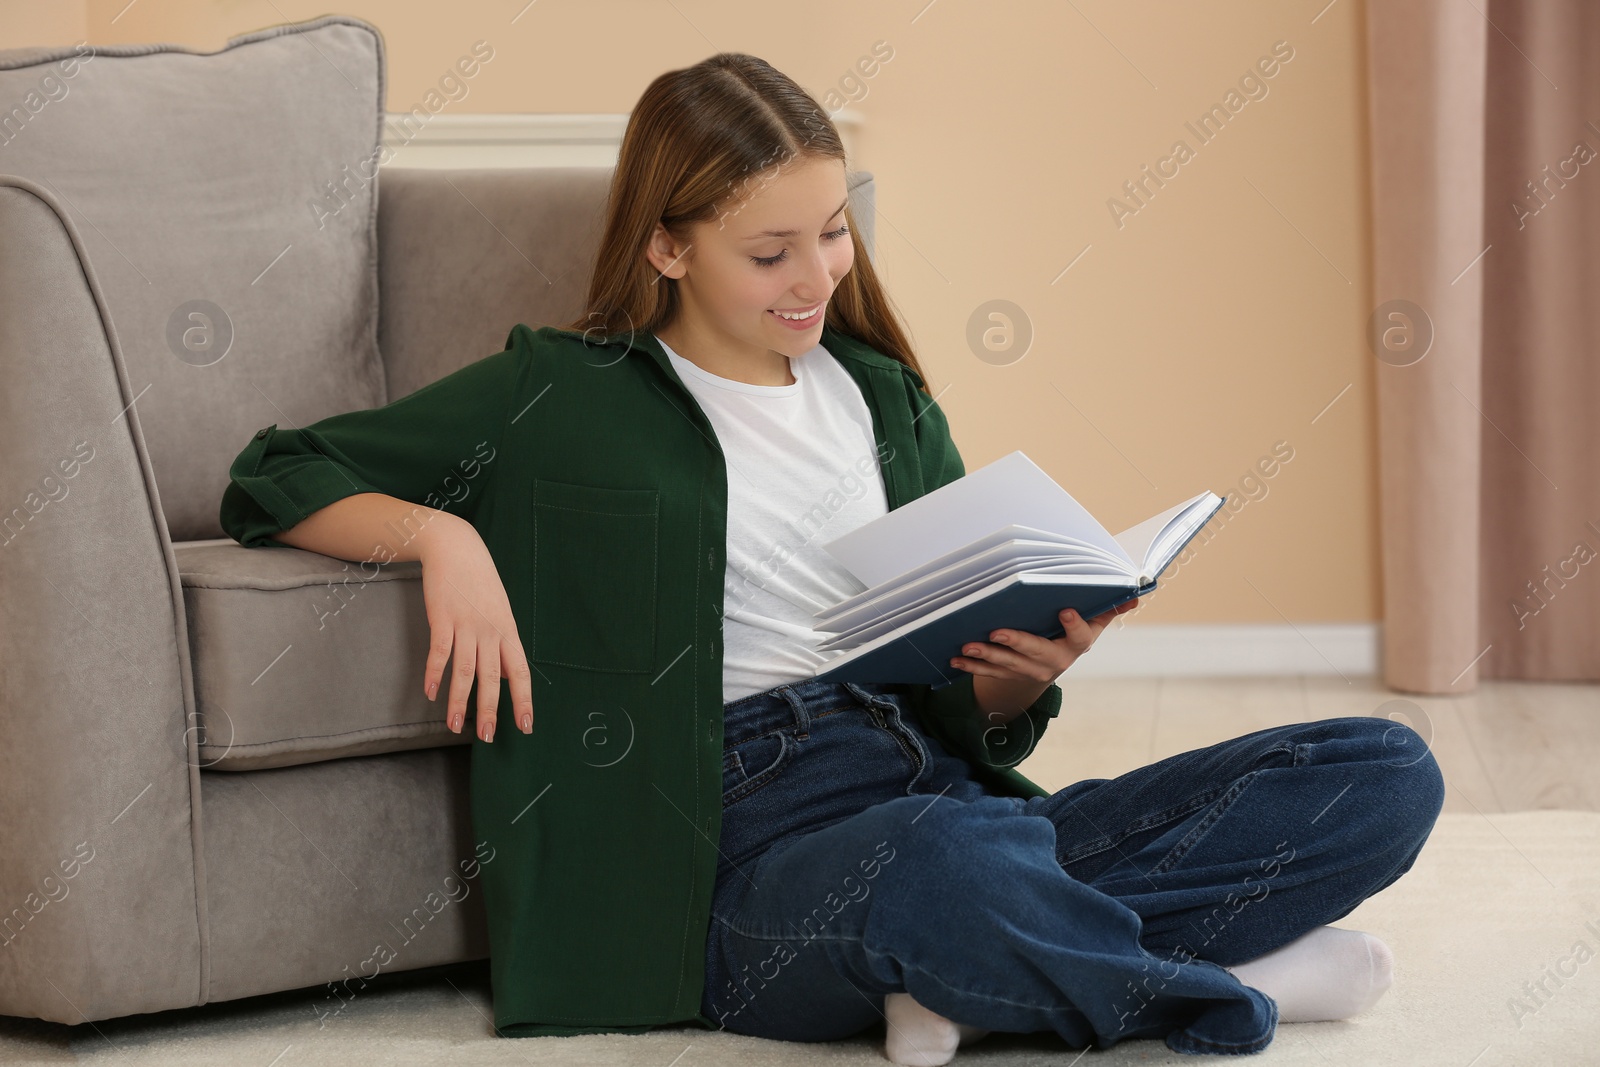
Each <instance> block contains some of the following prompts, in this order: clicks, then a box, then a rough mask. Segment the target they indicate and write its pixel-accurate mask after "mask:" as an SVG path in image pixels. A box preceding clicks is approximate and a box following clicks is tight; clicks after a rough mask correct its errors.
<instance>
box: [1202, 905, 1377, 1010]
mask: <svg viewBox="0 0 1600 1067" xmlns="http://www.w3.org/2000/svg"><path fill="white" fill-rule="evenodd" d="M1225 969H1226V970H1228V971H1231V972H1233V974H1234V976H1235V977H1236V978H1238V979H1239V981H1241V982H1243V983H1244V984H1245V985H1248V986H1254V987H1255V988H1257V989H1259V990H1261V992H1263V993H1265V994H1267V995H1268V996H1269V997H1271V998H1272V999H1273V1000H1275V1001H1277V1002H1278V1021H1279V1022H1286V1023H1313V1022H1326V1021H1330V1020H1334V1019H1348V1018H1350V1016H1352V1015H1359V1014H1360V1013H1361V1012H1364V1011H1366V1010H1367V1009H1368V1008H1370V1007H1372V1005H1374V1004H1376V1003H1377V1001H1378V998H1379V997H1381V996H1383V993H1384V990H1386V989H1388V988H1389V985H1390V983H1391V982H1392V981H1393V980H1394V953H1393V952H1391V951H1390V949H1389V946H1388V945H1386V944H1384V943H1383V942H1382V941H1380V940H1378V939H1377V938H1376V937H1373V936H1372V935H1371V934H1369V933H1364V932H1362V931H1360V930H1346V929H1342V928H1340V927H1337V926H1319V927H1317V928H1316V929H1315V930H1312V931H1311V932H1310V933H1308V934H1306V935H1305V936H1303V937H1300V938H1297V939H1296V940H1294V941H1291V942H1289V943H1288V944H1287V945H1284V946H1282V947H1281V948H1276V949H1273V950H1272V951H1271V952H1269V953H1267V954H1266V955H1265V956H1259V957H1257V958H1256V959H1253V960H1250V961H1249V962H1248V963H1241V964H1238V965H1237V966H1234V967H1228V968H1225Z"/></svg>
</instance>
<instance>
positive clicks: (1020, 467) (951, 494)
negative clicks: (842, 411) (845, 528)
mask: <svg viewBox="0 0 1600 1067" xmlns="http://www.w3.org/2000/svg"><path fill="white" fill-rule="evenodd" d="M1012 524H1016V525H1020V526H1032V527H1035V528H1037V529H1040V530H1048V531H1050V532H1051V533H1056V534H1063V535H1066V536H1068V537H1073V538H1076V539H1078V540H1080V541H1083V542H1085V543H1087V544H1089V545H1091V546H1094V547H1096V548H1099V549H1101V550H1103V551H1104V552H1106V553H1108V554H1109V555H1110V557H1111V558H1112V559H1114V560H1116V561H1118V562H1119V563H1121V564H1122V565H1124V566H1126V568H1127V573H1128V575H1129V577H1130V580H1131V578H1132V577H1133V575H1134V572H1135V571H1136V570H1137V569H1138V565H1137V564H1136V563H1135V562H1134V559H1135V557H1133V556H1131V555H1130V554H1129V553H1128V551H1127V549H1126V548H1124V547H1123V546H1122V545H1121V544H1120V543H1119V542H1118V541H1117V539H1116V538H1114V537H1112V536H1111V534H1110V533H1109V532H1108V531H1107V530H1106V528H1105V527H1104V526H1102V525H1100V523H1099V521H1098V520H1096V519H1095V517H1094V516H1093V515H1090V514H1089V512H1088V511H1086V510H1085V509H1084V507H1083V505H1082V504H1079V503H1078V502H1077V501H1076V500H1074V499H1073V498H1072V494H1070V493H1068V492H1067V491H1066V490H1065V489H1063V488H1061V486H1059V485H1057V484H1056V483H1055V481H1054V480H1053V479H1052V478H1051V477H1050V476H1049V475H1048V474H1046V473H1045V472H1044V471H1043V470H1041V469H1039V467H1038V465H1036V464H1035V463H1034V462H1033V461H1032V460H1031V459H1029V458H1028V457H1027V456H1025V455H1023V454H1022V453H1021V452H1012V453H1011V454H1010V455H1007V456H1002V457H1001V458H1000V459H997V460H995V461H994V462H993V463H990V464H988V465H987V466H984V467H980V468H978V469H977V470H975V471H971V472H969V473H968V474H967V475H966V476H965V477H963V478H958V479H956V480H955V481H953V482H951V483H949V484H948V485H943V486H940V487H939V488H938V489H935V490H934V491H933V492H931V493H926V494H924V495H923V496H920V497H918V498H917V499H915V500H913V501H910V502H909V503H907V504H904V505H902V506H900V507H898V508H895V509H894V510H893V511H891V512H889V513H888V514H887V515H884V516H883V517H882V518H878V519H874V520H873V521H872V522H870V523H868V524H867V525H865V526H862V527H861V528H859V529H856V530H852V531H851V532H849V533H847V534H845V535H844V536H843V537H838V538H835V539H834V540H832V541H828V542H825V543H824V544H823V546H822V547H823V549H824V550H826V551H827V552H828V553H829V554H830V555H832V556H833V557H834V558H835V559H837V560H838V561H839V563H840V564H841V565H842V566H843V567H844V568H845V570H847V571H849V572H850V573H851V574H852V575H854V576H855V578H856V579H857V580H858V581H860V582H861V583H862V584H863V585H865V586H868V587H871V586H875V585H879V584H881V583H883V582H887V581H889V580H890V579H892V578H895V577H897V576H899V575H901V574H904V573H905V572H907V571H910V570H914V569H916V568H917V567H920V566H922V565H923V564H926V563H928V562H930V561H932V560H935V559H938V558H939V557H941V556H944V555H947V554H949V553H951V552H955V551H957V550H960V549H963V548H965V547H966V546H967V545H969V544H971V543H972V542H974V541H977V540H979V539H980V538H982V537H984V536H985V535H987V534H991V533H993V532H994V531H995V530H996V529H998V528H1000V527H1004V526H1008V525H1012ZM1138 558H1139V559H1141V560H1142V559H1143V553H1141V554H1140V556H1139V557H1138Z"/></svg>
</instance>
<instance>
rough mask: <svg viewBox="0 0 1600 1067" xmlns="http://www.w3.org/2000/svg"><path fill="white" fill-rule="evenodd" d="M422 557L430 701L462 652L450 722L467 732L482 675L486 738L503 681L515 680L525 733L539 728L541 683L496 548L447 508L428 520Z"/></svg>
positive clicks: (481, 722) (425, 682) (453, 680)
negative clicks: (533, 674) (536, 705)
mask: <svg viewBox="0 0 1600 1067" xmlns="http://www.w3.org/2000/svg"><path fill="white" fill-rule="evenodd" d="M428 527H429V529H427V531H426V536H424V537H423V539H422V547H421V549H420V550H419V557H420V559H421V561H422V599H423V602H424V604H425V605H426V607H427V611H428V628H429V630H430V631H431V635H432V636H431V639H430V640H429V643H428V666H427V670H426V671H425V672H424V674H423V678H422V689H423V692H424V693H426V694H427V697H428V699H429V700H433V699H434V698H435V697H436V696H437V695H438V691H439V683H440V680H441V679H442V677H443V675H444V668H445V663H446V662H447V661H448V660H449V659H450V657H451V655H452V654H454V656H455V666H454V669H453V670H452V671H451V672H450V696H449V699H448V701H447V702H446V707H445V723H446V725H448V726H449V727H450V729H451V730H453V731H454V732H455V733H460V732H461V726H462V723H463V721H464V719H465V717H466V711H467V694H468V693H469V692H470V691H471V689H472V680H473V677H474V676H476V677H477V680H478V737H480V738H481V739H483V740H484V741H493V740H494V727H495V717H496V714H497V713H498V710H499V706H500V679H501V677H502V676H504V677H506V678H508V679H510V681H511V705H512V714H513V715H515V716H516V721H517V726H518V727H519V728H520V729H521V730H522V732H523V733H525V734H526V733H532V732H533V686H532V683H531V679H530V677H529V670H528V658H527V656H526V655H524V654H523V651H522V640H521V638H520V637H518V636H517V622H516V619H515V618H514V617H513V616H512V614H511V602H510V601H509V600H508V599H507V597H506V590H505V586H504V584H502V582H501V581H500V572H499V570H498V569H496V567H495V565H494V559H493V557H492V556H490V554H489V548H488V546H487V545H485V544H484V543H483V538H482V537H480V536H479V535H478V531H477V530H476V529H475V528H474V527H473V526H472V524H471V523H469V522H467V521H466V520H465V519H462V518H460V517H459V516H456V515H451V514H449V513H447V512H439V513H437V514H436V515H435V516H434V517H433V519H432V520H431V521H430V522H429V523H428Z"/></svg>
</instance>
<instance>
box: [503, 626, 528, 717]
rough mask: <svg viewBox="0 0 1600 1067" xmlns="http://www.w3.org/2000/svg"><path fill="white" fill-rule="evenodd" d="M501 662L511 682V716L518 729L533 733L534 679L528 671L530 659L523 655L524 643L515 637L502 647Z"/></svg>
mask: <svg viewBox="0 0 1600 1067" xmlns="http://www.w3.org/2000/svg"><path fill="white" fill-rule="evenodd" d="M500 662H501V664H502V665H503V666H504V667H505V669H506V678H507V679H508V680H509V681H510V682H511V714H512V715H514V716H515V717H516V720H517V729H519V730H521V731H522V732H523V733H525V734H531V733H532V732H533V679H532V677H531V672H530V671H529V670H528V657H527V656H525V655H523V652H522V642H521V641H519V640H518V639H517V638H516V636H515V635H513V636H512V637H511V638H510V639H509V640H507V641H505V642H504V643H502V644H501V646H500Z"/></svg>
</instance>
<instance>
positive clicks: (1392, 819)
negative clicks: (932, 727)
mask: <svg viewBox="0 0 1600 1067" xmlns="http://www.w3.org/2000/svg"><path fill="white" fill-rule="evenodd" d="M1065 713H1066V714H1094V712H1093V711H1092V710H1082V709H1072V710H1069V711H1067V712H1065ZM723 714H724V728H723V736H724V755H723V764H722V783H723V797H722V806H723V810H722V832H721V840H720V842H719V845H720V849H721V852H722V858H721V860H720V861H719V870H718V874H717V883H716V890H715V893H714V897H713V902H712V922H711V930H710V936H709V938H708V942H707V951H706V985H705V992H704V996H703V1001H702V1010H703V1012H704V1013H705V1015H706V1017H707V1018H709V1019H711V1020H713V1021H715V1022H717V1023H718V1024H719V1025H720V1026H722V1027H723V1028H725V1029H728V1030H731V1031H734V1032H736V1033H741V1034H750V1035H754V1036H758V1037H768V1038H777V1039H782V1040H789V1041H827V1040H833V1039H837V1038H842V1037H847V1036H850V1035H852V1034H855V1033H859V1032H860V1031H862V1030H864V1029H866V1028H867V1027H869V1026H872V1025H874V1024H876V1023H878V1022H879V1021H880V1020H882V1019H883V1006H884V996H885V994H888V993H893V992H907V993H910V994H911V995H912V996H914V997H915V998H916V1000H917V1001H918V1002H919V1003H921V1004H923V1005H924V1006H926V1007H927V1008H929V1009H931V1010H933V1011H935V1012H938V1013H939V1014H940V1015H943V1016H946V1017H947V1018H950V1019H953V1020H955V1021H956V1022H961V1023H968V1024H971V1025H974V1026H979V1027H984V1028H986V1029H989V1030H995V1031H1005V1032H1012V1033H1034V1032H1040V1031H1054V1032H1056V1033H1058V1034H1060V1035H1061V1036H1062V1038H1064V1039H1065V1040H1066V1042H1067V1043H1068V1044H1069V1045H1071V1046H1073V1047H1074V1048H1082V1047H1085V1046H1089V1045H1094V1046H1095V1047H1099V1048H1109V1047H1110V1046H1112V1045H1114V1044H1116V1043H1117V1042H1118V1041H1121V1040H1122V1039H1124V1038H1129V1037H1155V1036H1160V1037H1164V1038H1165V1041H1166V1045H1167V1047H1169V1048H1171V1049H1172V1050H1174V1051H1176V1052H1184V1053H1200V1054H1204V1053H1212V1054H1240V1053H1253V1052H1259V1051H1260V1050H1262V1049H1264V1048H1266V1046H1267V1045H1268V1044H1269V1043H1270V1042H1271V1041H1272V1036H1273V1032H1274V1030H1275V1028H1276V1026H1277V1022H1278V1008H1277V1004H1276V1002H1275V1001H1273V1000H1272V998H1271V997H1269V996H1268V995H1267V994H1265V993H1263V992H1261V991H1260V990H1257V989H1254V988H1252V987H1250V986H1246V985H1245V984H1244V983H1242V982H1240V981H1239V980H1238V979H1237V978H1235V977H1234V976H1233V975H1232V973H1230V972H1229V971H1226V970H1224V966H1231V965H1233V964H1237V963H1242V962H1244V961H1246V960H1251V959H1254V958H1256V957H1257V956H1260V955H1262V954H1264V953H1266V952H1269V951H1271V950H1272V949H1274V948H1277V947H1279V946H1281V945H1283V944H1286V943H1287V942H1290V941H1293V940H1294V939H1295V938H1297V937H1299V936H1301V935H1302V934H1304V933H1306V932H1308V931H1310V930H1312V929H1314V928H1316V927H1318V926H1322V925H1325V924H1328V923H1331V922H1333V921H1334V920H1336V919H1338V918H1340V917H1341V916H1343V915H1346V914H1348V913H1349V912H1350V911H1352V910H1353V909H1354V908H1355V907H1356V905H1358V904H1360V903H1361V901H1363V900H1364V899H1366V898H1367V897H1369V896H1371V895H1372V894H1374V893H1376V892H1378V891H1379V890H1381V889H1383V888H1384V887H1385V886H1388V885H1389V884H1390V883H1392V882H1394V881H1395V880H1396V879H1397V878H1399V877H1400V876H1401V875H1402V874H1404V873H1405V872H1406V871H1407V870H1409V869H1410V868H1411V865H1412V862H1413V861H1414V860H1415V859H1416V857H1417V854H1418V853H1419V852H1420V851H1421V849H1422V845H1423V842H1424V841H1425V840H1426V839H1427V837H1428V834H1429V833H1430V832H1431V831H1432V828H1433V824H1434V820H1435V818H1436V817H1437V816H1438V814H1439V810H1440V808H1441V806H1442V805H1443V803H1444V781H1443V778H1442V776H1441V775H1440V773H1439V767H1438V764H1437V763H1436V762H1435V761H1434V758H1433V755H1432V754H1431V753H1430V752H1429V751H1428V749H1427V745H1426V743H1425V742H1424V741H1423V739H1422V737H1421V736H1420V735H1418V734H1417V733H1416V731H1414V730H1412V729H1411V728H1410V727H1409V726H1405V725H1403V724H1399V723H1395V722H1392V721H1390V720H1388V719H1382V718H1365V717H1360V716H1350V717H1343V718H1332V719H1324V720H1321V721H1318V722H1309V723H1296V724H1293V725H1289V726H1277V727H1272V728H1269V729H1265V730H1257V731H1255V732H1253V733H1248V734H1245V735H1243V736H1242V737H1236V738H1233V739H1232V740H1229V741H1222V742H1219V743H1218V744H1215V745H1211V746H1208V747H1206V748H1199V749H1195V750H1193V751H1190V752H1184V753H1180V754H1178V755H1176V756H1171V757H1169V758H1167V759H1164V760H1160V761H1158V762H1156V763H1153V764H1151V765H1149V766H1147V767H1141V768H1139V769H1138V770H1134V771H1130V772H1129V773H1127V774H1124V775H1121V776H1120V777H1117V778H1111V779H1107V778H1091V779H1085V780H1084V781H1081V782H1076V783H1074V784H1072V785H1069V786H1067V787H1066V788H1064V789H1061V790H1060V791H1058V792H1056V793H1055V794H1053V795H1051V796H1048V797H1038V798H1027V799H1024V798H1020V797H1006V796H996V795H993V794H992V793H990V792H989V791H988V789H987V787H985V786H984V785H983V784H982V783H980V782H979V781H977V780H976V779H975V778H974V776H973V774H972V770H971V767H970V765H969V764H968V763H967V762H966V760H964V759H962V758H959V757H957V756H954V755H952V754H950V753H949V752H947V751H946V750H945V749H944V748H943V747H941V746H940V744H939V742H938V741H936V740H935V739H934V738H932V737H930V736H929V735H928V734H927V732H926V731H925V730H924V729H923V727H922V724H921V723H920V722H919V721H918V720H917V718H916V716H915V714H914V712H913V711H912V709H911V708H910V707H908V705H907V702H906V695H905V690H904V688H903V687H900V686H893V685H857V684H855V683H848V682H846V683H838V682H817V681H804V682H796V683H792V684H787V685H780V686H776V687H775V688H773V689H770V690H768V691H766V692H764V693H757V694H754V695H752V696H749V697H746V698H745V699H743V700H736V701H733V702H732V703H730V704H727V705H726V706H725V707H724V709H723Z"/></svg>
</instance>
